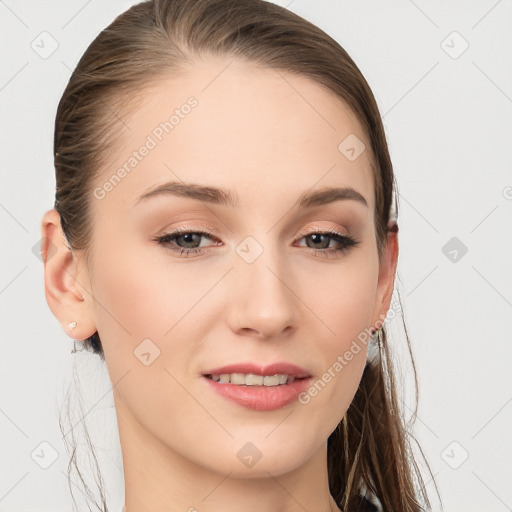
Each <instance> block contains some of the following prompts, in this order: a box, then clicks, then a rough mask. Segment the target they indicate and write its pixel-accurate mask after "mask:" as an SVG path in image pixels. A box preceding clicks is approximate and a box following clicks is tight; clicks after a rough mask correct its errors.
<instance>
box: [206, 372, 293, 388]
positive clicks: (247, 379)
mask: <svg viewBox="0 0 512 512" xmlns="http://www.w3.org/2000/svg"><path fill="white" fill-rule="evenodd" d="M211 378H212V379H213V380H214V381H216V382H220V383H221V384H229V383H231V384H237V385H239V386H269V387H270V386H279V385H282V384H289V383H290V382H293V381H294V380H295V377H292V376H289V375H284V374H276V375H265V376H263V375H255V374H254V373H248V374H245V373H222V374H221V375H211Z"/></svg>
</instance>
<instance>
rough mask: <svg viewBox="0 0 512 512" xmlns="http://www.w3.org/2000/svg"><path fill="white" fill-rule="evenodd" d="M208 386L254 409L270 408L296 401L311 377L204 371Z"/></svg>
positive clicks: (238, 403) (269, 409)
mask: <svg viewBox="0 0 512 512" xmlns="http://www.w3.org/2000/svg"><path fill="white" fill-rule="evenodd" d="M201 378H202V380H203V381H204V383H205V384H207V387H208V388H209V389H210V390H211V391H213V392H215V393H217V394H218V395H220V396H222V397H224V398H225V399H227V400H228V401H230V402H232V403H236V404H237V405H239V406H242V407H245V408H246V409H250V410H253V411H273V410H276V409H279V408H281V407H285V406H287V405H291V404H293V403H294V402H296V401H297V399H298V397H299V396H300V394H301V393H303V392H305V391H306V389H307V388H308V387H309V386H310V385H311V381H312V380H313V378H312V377H305V376H304V377H295V376H293V375H288V374H274V375H259V374H251V373H249V374H243V373H221V374H217V373H205V374H202V375H201Z"/></svg>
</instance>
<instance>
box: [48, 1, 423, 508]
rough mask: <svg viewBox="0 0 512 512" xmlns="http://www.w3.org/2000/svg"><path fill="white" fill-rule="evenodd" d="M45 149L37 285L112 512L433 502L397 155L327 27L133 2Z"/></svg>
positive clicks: (263, 12)
mask: <svg viewBox="0 0 512 512" xmlns="http://www.w3.org/2000/svg"><path fill="white" fill-rule="evenodd" d="M54 153H55V168H56V187H57V191H56V200H55V208H54V209H52V210H50V211H49V212H47V213H46V214H45V216H44V218H43V221H42V234H43V239H44V240H45V241H46V242H45V243H44V244H43V249H42V251H43V256H44V259H45V288H46V297H47V301H48V304H49V306H50V308H51V310H52V312H53V313H54V315H55V316H56V317H57V318H58V319H59V321H61V322H62V325H63V327H64V328H65V330H66V332H67V333H68V334H69V336H70V337H71V338H73V339H74V340H83V341H84V344H85V347H86V348H87V349H90V350H92V351H94V352H95V353H97V354H99V355H100V356H101V358H102V359H103V360H104V361H105V363H106V366H107V369H108V372H109V376H110V379H111V381H112V384H113V392H114V401H115V408H116V415H117V420H118V427H119V435H120V442H121V449H122V456H123V468H124V476H125V486H126V487H125V510H126V512H143V511H152V512H159V511H163V510H165V511H175V510H176V511H177V510H188V511H193V510H199V511H208V512H210V511H212V512H213V511H220V510H222V511H223V512H225V511H235V510H237V511H238V510H241V509H243V510H246V511H247V510H249V511H256V510H258V511H259V510H265V511H275V512H277V511H280V512H281V511H295V510H311V511H313V510H314V511H319V512H323V511H325V512H327V511H340V510H343V511H346V512H353V511H356V510H384V511H413V510H414V511H419V510H424V509H425V508H428V507H429V506H430V504H429V500H428V497H427V494H426V491H425V488H424V486H423V481H422V479H421V475H420V474H419V471H418V468H417V466H416V463H415V461H414V459H413V458H412V456H411V453H410V447H409V438H408V434H407V433H406V426H405V425H404V420H403V418H402V417H401V415H400V408H399V407H398V398H397V395H396V389H395V384H394V380H393V368H392V364H391V359H390V356H389V352H388V347H387V335H386V330H385V326H384V322H385V320H386V317H387V314H388V312H389V311H390V308H391V299H392V294H393V288H394V277H395V273H396V265H397V258H398V226H397V223H396V212H395V215H393V193H394V188H393V185H394V176H393V170H392V164H391V161H390V157H389V153H388V148H387V144H386V138H385V133H384V130H383V126H382V122H381V119H380V115H379V111H378V108H377V105H376V102H375V100H374V97H373V95H372V92H371V90H370V89H369V86H368V84H367V83H366V81H365V79H364V77H363V76H362V74H361V72H360V71H359V69H358V68H357V66H356V65H355V64H354V62H353V61H352V60H351V58H350V57H349V56H348V55H347V53H346V52H345V51H344V50H343V48H341V47H340V45H339V44H338V43H336V42H335V41H334V40H333V39H332V38H330V37H329V36H328V35H327V34H325V33H324V32H323V31H321V30H320V29H319V28H317V27H316V26H314V25H312V24H311V23H309V22H307V21H305V20H304V19H302V18H300V17H299V16H297V15H295V14H293V13H292V12H290V11H287V10H286V9H284V8H281V7H279V6H277V5H274V4H271V3H267V2H260V1H258V0H230V1H226V0H200V1H191V0H155V1H150V2H144V3H140V4H137V5H135V6H133V7H131V8H130V9H129V10H128V11H126V12H125V13H123V14H122V15H120V16H119V17H118V18H117V19H116V20H115V21H114V22H113V23H112V24H111V25H110V26H109V27H107V28H106V29H105V30H104V31H102V32H101V33H100V34H99V35H98V37H97V38H96V39H95V40H94V41H93V42H92V44H91V45H90V46H89V48H88V49H87V51H86V52H85V54H84V55H83V57H82V58H81V60H80V62H79V63H78V65H77V67H76V69H75V71H74V72H73V74H72V76H71V78H70V80H69V84H68V86H67V87H66V90H65V91H64V93H63V96H62V98H61V101H60V103H59V107H58V111H57V117H56V124H55V141H54ZM49 247H52V249H53V252H52V255H51V257H48V255H47V254H46V255H45V253H48V250H49ZM91 449H92V447H91ZM416 481H417V482H419V484H415V482H416ZM102 498H103V493H102ZM102 506H103V508H102V510H107V507H106V504H105V501H104V499H103V504H102Z"/></svg>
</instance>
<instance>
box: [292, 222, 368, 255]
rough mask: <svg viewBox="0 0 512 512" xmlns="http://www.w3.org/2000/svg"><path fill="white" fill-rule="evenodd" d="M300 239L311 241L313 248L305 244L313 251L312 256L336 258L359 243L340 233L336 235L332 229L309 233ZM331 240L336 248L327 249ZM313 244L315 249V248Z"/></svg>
mask: <svg viewBox="0 0 512 512" xmlns="http://www.w3.org/2000/svg"><path fill="white" fill-rule="evenodd" d="M302 238H303V239H305V240H310V241H311V243H312V244H313V246H311V245H310V244H308V243H306V245H307V247H310V248H311V249H312V250H313V254H314V255H315V256H328V257H329V256H338V255H341V254H342V253H344V252H347V251H349V250H350V248H351V247H353V246H355V245H357V244H358V243H359V242H358V241H357V240H355V239H354V238H352V237H351V236H348V235H343V234H342V233H338V232H337V231H335V230H333V229H332V230H327V231H314V232H310V233H308V234H307V235H305V236H303V237H302ZM302 238H301V240H302ZM326 240H327V242H326ZM333 240H334V241H335V242H336V243H337V244H338V245H337V247H329V245H330V243H331V241H333ZM315 244H316V245H317V247H315ZM318 246H320V248H318ZM302 247H303V246H302Z"/></svg>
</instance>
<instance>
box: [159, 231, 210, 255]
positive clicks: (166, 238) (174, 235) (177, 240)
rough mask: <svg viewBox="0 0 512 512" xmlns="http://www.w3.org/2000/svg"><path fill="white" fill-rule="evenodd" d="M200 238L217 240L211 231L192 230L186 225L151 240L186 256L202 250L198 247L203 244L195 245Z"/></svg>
mask: <svg viewBox="0 0 512 512" xmlns="http://www.w3.org/2000/svg"><path fill="white" fill-rule="evenodd" d="M201 238H207V239H209V240H217V239H216V238H215V237H214V236H213V235H212V234H211V233H209V232H207V231H192V230H190V229H189V228H187V227H182V228H176V229H175V230H173V231H171V232H170V233H165V234H163V235H162V236H158V237H156V238H154V239H153V240H154V241H156V242H158V243H159V244H161V245H163V246H165V247H167V248H169V249H170V250H171V251H173V252H176V253H179V254H185V255H186V256H188V255H190V254H197V253H202V252H203V250H201V249H199V248H200V247H204V246H201V245H200V244H199V245H196V244H197V242H200V240H201ZM176 244H177V245H176ZM180 244H184V245H185V247H181V245H180Z"/></svg>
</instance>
